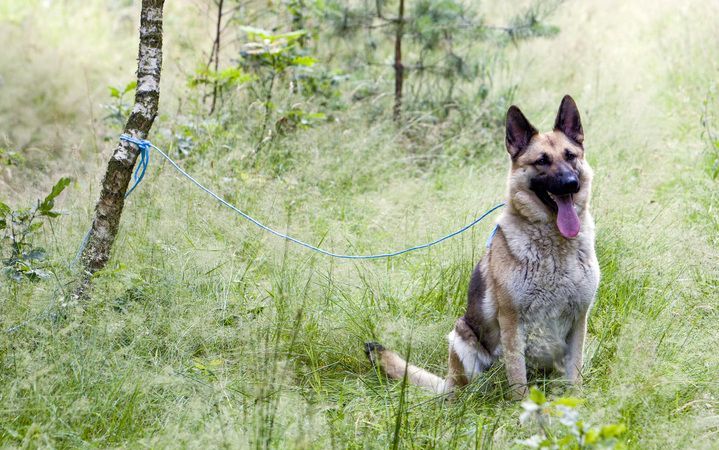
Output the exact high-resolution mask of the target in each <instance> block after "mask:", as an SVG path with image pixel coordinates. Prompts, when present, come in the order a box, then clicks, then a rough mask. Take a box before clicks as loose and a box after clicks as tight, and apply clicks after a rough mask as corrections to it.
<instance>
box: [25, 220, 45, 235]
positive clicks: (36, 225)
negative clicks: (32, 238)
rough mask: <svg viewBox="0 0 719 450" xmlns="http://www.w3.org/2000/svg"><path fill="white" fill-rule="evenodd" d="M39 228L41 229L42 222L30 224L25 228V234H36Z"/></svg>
mask: <svg viewBox="0 0 719 450" xmlns="http://www.w3.org/2000/svg"><path fill="white" fill-rule="evenodd" d="M40 228H42V222H35V223H31V224H30V225H29V226H28V227H27V230H26V231H27V232H26V234H31V233H34V232H36V231H37V230H39V229H40Z"/></svg>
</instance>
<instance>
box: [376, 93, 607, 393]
mask: <svg viewBox="0 0 719 450" xmlns="http://www.w3.org/2000/svg"><path fill="white" fill-rule="evenodd" d="M583 142H584V135H583V129H582V126H581V121H580V119H579V112H578V110H577V108H576V105H575V104H574V101H573V100H572V99H571V97H569V96H566V97H565V98H564V99H563V100H562V104H561V106H560V110H559V113H558V115H557V120H556V122H555V129H554V130H553V131H550V132H548V133H543V134H540V133H537V132H536V130H535V129H534V127H532V126H531V124H529V122H528V121H527V120H526V118H524V116H523V115H522V113H521V112H520V111H519V109H518V108H516V107H512V108H510V110H509V111H508V114H507V150H508V152H509V154H510V157H511V168H510V171H509V179H508V188H509V189H508V190H509V191H508V200H507V206H506V208H505V210H504V212H503V214H502V215H501V217H500V218H499V219H498V221H497V224H498V226H499V228H498V231H497V233H496V235H495V237H494V238H493V240H492V242H491V246H490V248H489V250H488V252H487V253H486V254H485V256H484V257H483V258H482V260H481V261H480V263H479V264H478V265H477V268H476V269H475V272H474V274H473V277H472V282H471V283H470V289H469V291H470V292H469V303H468V307H467V312H466V314H465V315H464V316H463V317H461V318H459V319H458V320H457V322H456V324H455V328H454V330H453V331H452V332H451V333H450V334H449V336H448V339H449V363H448V365H449V371H448V375H447V377H446V378H445V379H444V380H443V379H441V378H440V377H438V376H436V375H433V374H431V373H429V372H427V371H425V370H423V369H420V368H418V367H416V366H413V365H410V364H407V362H406V361H404V360H403V359H402V358H401V357H400V356H399V355H397V354H396V353H394V352H392V351H390V350H386V349H384V348H383V347H382V346H381V345H379V344H367V353H368V356H370V359H371V360H372V361H373V362H375V363H376V364H378V365H379V366H380V367H381V368H382V370H383V371H384V372H385V373H386V374H387V375H388V376H389V377H391V378H395V379H399V378H402V377H403V376H404V374H405V370H406V371H407V376H408V379H409V381H410V382H411V383H413V384H416V385H419V386H424V387H426V388H429V389H431V390H433V391H435V392H438V393H444V392H450V391H452V390H453V389H454V388H456V387H461V386H464V385H466V384H467V383H468V382H470V381H471V380H472V379H473V378H475V377H476V376H477V375H478V374H479V373H481V372H483V371H485V370H486V369H487V368H489V366H490V365H491V364H492V363H493V362H494V361H495V360H497V359H498V357H499V356H500V355H503V356H504V362H505V367H506V371H507V378H508V381H509V384H510V386H511V389H512V392H511V394H512V397H513V398H521V397H523V396H524V395H525V394H526V393H527V367H528V366H529V367H530V368H536V369H541V370H556V371H558V372H560V373H563V374H564V376H565V377H566V378H567V379H568V380H569V381H570V382H572V383H576V382H578V381H579V379H580V371H581V368H582V349H583V346H584V339H585V334H586V321H587V315H588V313H589V310H590V309H591V306H592V303H593V300H594V295H595V292H596V289H597V286H598V284H599V265H598V263H597V258H596V256H595V252H594V221H593V219H592V217H591V215H590V213H589V199H590V192H591V181H592V169H591V168H590V167H589V164H588V163H587V162H586V160H585V159H584V147H583ZM546 161H550V163H549V164H545V162H546ZM566 174H570V175H571V174H573V175H575V176H576V179H577V180H578V186H579V188H578V191H577V192H575V193H574V194H572V197H571V198H572V199H573V202H574V210H575V211H576V214H577V216H578V218H579V224H580V231H579V233H578V235H576V237H574V238H567V237H564V236H563V235H562V234H560V232H559V231H558V224H557V223H555V221H556V220H557V213H556V211H555V210H553V209H552V208H550V207H549V204H548V203H545V202H543V200H542V199H540V197H539V194H537V191H536V190H534V189H533V187H534V185H533V183H534V182H537V180H539V179H542V180H546V179H550V180H554V179H555V178H553V177H558V176H565V175H566ZM535 189H537V188H535ZM539 190H541V189H539ZM547 192H548V191H547ZM545 196H546V192H545ZM551 198H552V199H554V200H556V198H555V197H551ZM549 203H552V202H549ZM554 206H555V209H556V203H555V205H554Z"/></svg>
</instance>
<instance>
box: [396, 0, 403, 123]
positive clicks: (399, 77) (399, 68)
mask: <svg viewBox="0 0 719 450" xmlns="http://www.w3.org/2000/svg"><path fill="white" fill-rule="evenodd" d="M403 35H404V0H399V14H397V28H396V34H395V38H394V114H393V117H394V120H395V122H398V121H399V120H400V118H401V117H402V85H403V84H404V65H402V36H403Z"/></svg>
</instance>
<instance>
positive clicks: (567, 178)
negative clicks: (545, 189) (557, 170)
mask: <svg viewBox="0 0 719 450" xmlns="http://www.w3.org/2000/svg"><path fill="white" fill-rule="evenodd" d="M556 185H557V192H553V194H557V195H567V194H576V193H577V192H579V179H578V178H577V175H576V174H575V173H574V172H562V173H561V174H559V176H557V183H556Z"/></svg>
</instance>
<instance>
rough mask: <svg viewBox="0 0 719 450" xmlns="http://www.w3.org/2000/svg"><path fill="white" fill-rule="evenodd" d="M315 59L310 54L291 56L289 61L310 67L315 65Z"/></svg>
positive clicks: (296, 64)
mask: <svg viewBox="0 0 719 450" xmlns="http://www.w3.org/2000/svg"><path fill="white" fill-rule="evenodd" d="M316 62H317V60H316V59H315V58H313V57H311V56H295V57H294V58H292V61H291V63H292V64H293V65H295V66H305V67H312V66H314V65H315V63H316Z"/></svg>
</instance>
